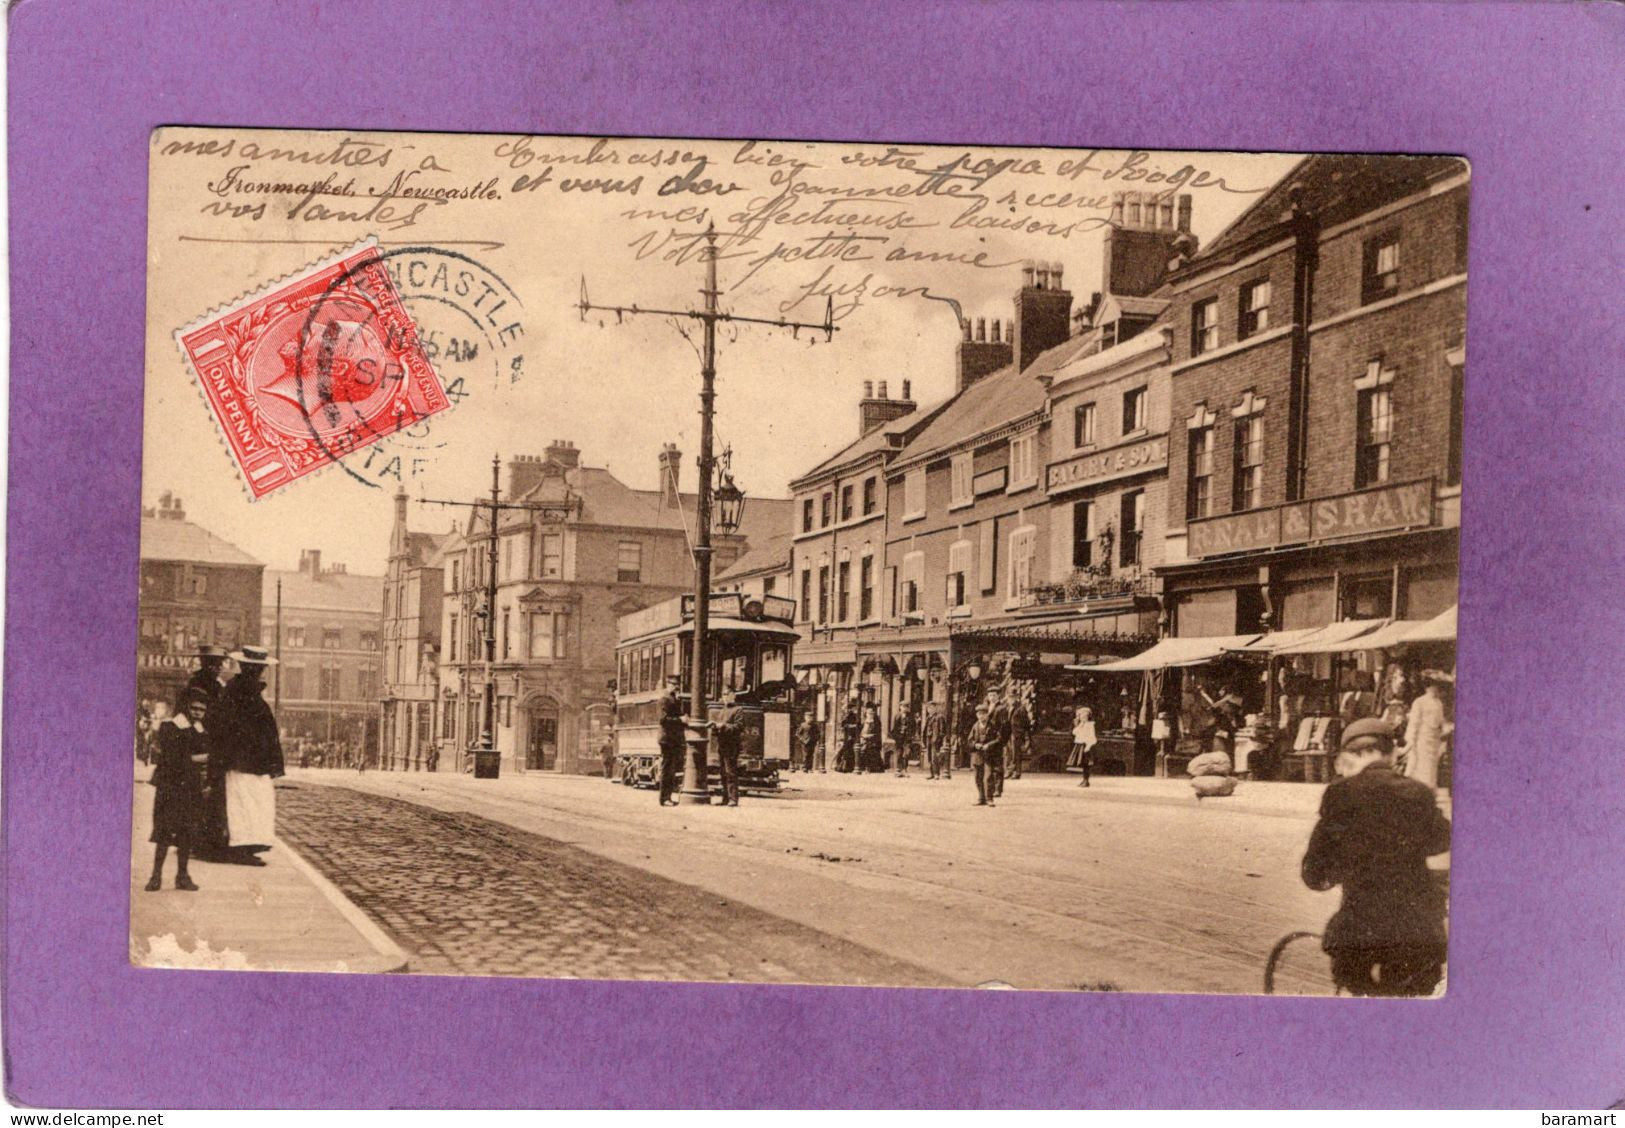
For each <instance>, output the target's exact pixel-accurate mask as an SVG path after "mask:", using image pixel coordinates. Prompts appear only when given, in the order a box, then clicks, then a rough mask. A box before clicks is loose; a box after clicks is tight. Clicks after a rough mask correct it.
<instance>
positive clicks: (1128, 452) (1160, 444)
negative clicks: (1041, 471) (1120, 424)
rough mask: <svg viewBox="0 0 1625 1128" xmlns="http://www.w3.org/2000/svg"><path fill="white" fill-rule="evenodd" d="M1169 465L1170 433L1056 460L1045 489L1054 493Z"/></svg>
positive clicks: (1047, 471)
mask: <svg viewBox="0 0 1625 1128" xmlns="http://www.w3.org/2000/svg"><path fill="white" fill-rule="evenodd" d="M1167 465H1168V436H1167V435H1158V436H1156V437H1155V438H1151V439H1141V440H1139V441H1138V442H1132V443H1124V444H1123V445H1122V446H1118V447H1112V448H1111V449H1110V450H1103V451H1099V452H1094V453H1089V454H1080V455H1078V456H1077V457H1076V458H1069V459H1067V460H1066V461H1065V462H1052V463H1050V465H1049V467H1048V469H1047V470H1046V472H1045V477H1044V482H1045V488H1046V489H1048V490H1049V492H1051V493H1057V492H1060V491H1062V490H1073V489H1078V488H1079V487H1081V486H1092V485H1095V484H1096V483H1098V482H1109V481H1111V480H1112V479H1113V478H1126V477H1128V476H1129V475H1130V474H1143V473H1145V472H1146V471H1147V470H1160V469H1162V468H1163V467H1165V466H1167Z"/></svg>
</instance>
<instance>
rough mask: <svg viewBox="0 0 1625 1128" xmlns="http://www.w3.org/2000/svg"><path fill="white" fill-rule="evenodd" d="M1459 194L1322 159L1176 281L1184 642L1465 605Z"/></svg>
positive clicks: (1176, 475)
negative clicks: (1460, 595)
mask: <svg viewBox="0 0 1625 1128" xmlns="http://www.w3.org/2000/svg"><path fill="white" fill-rule="evenodd" d="M1467 185H1468V172H1467V168H1466V165H1465V163H1464V162H1462V161H1460V160H1458V159H1455V158H1448V157H1352V156H1311V157H1308V158H1305V159H1304V160H1303V161H1302V162H1301V163H1300V164H1299V165H1298V166H1297V167H1296V168H1295V169H1293V171H1292V172H1291V173H1290V174H1288V175H1287V176H1286V177H1285V178H1283V180H1282V181H1281V182H1280V183H1279V184H1277V185H1276V186H1275V187H1274V188H1273V189H1272V190H1271V191H1269V192H1268V193H1266V194H1265V195H1264V196H1263V197H1262V198H1261V199H1260V200H1259V201H1258V202H1257V203H1256V204H1255V205H1254V206H1253V207H1252V208H1250V209H1249V210H1248V211H1247V212H1245V213H1243V215H1242V216H1241V217H1239V218H1238V219H1237V220H1236V221H1235V223H1233V224H1232V225H1231V226H1230V228H1229V229H1227V230H1226V231H1225V232H1223V233H1221V235H1220V236H1219V237H1218V238H1217V239H1215V240H1214V242H1213V244H1212V245H1211V246H1209V247H1207V248H1206V249H1205V250H1203V251H1202V252H1201V253H1200V254H1198V255H1195V256H1194V257H1192V258H1191V259H1190V260H1189V261H1188V262H1185V263H1183V264H1182V265H1181V266H1180V267H1179V268H1178V270H1177V271H1176V272H1175V273H1174V275H1173V276H1172V279H1171V287H1170V295H1169V296H1170V302H1171V304H1170V307H1169V311H1168V318H1169V324H1170V325H1171V326H1172V327H1173V356H1172V361H1173V364H1172V381H1171V386H1172V392H1171V408H1170V410H1171V416H1172V435H1171V440H1170V451H1169V479H1170V481H1171V482H1172V483H1174V485H1175V488H1173V489H1171V490H1170V491H1169V498H1168V521H1167V525H1168V527H1167V544H1166V547H1165V553H1164V558H1165V563H1164V566H1163V568H1162V569H1161V570H1160V572H1161V575H1162V577H1163V581H1164V586H1165V598H1166V601H1167V604H1168V608H1169V611H1170V614H1171V617H1172V627H1173V632H1174V633H1175V634H1177V635H1180V636H1211V635H1227V634H1236V633H1240V632H1250V631H1258V630H1270V629H1294V628H1302V627H1316V626H1323V625H1325V624H1327V623H1330V622H1333V621H1336V620H1341V619H1361V618H1381V617H1388V616H1397V617H1406V618H1426V617H1430V616H1432V615H1434V614H1436V613H1437V612H1439V611H1441V610H1444V609H1445V608H1447V607H1449V606H1450V605H1451V604H1452V603H1454V602H1455V600H1456V576H1457V552H1458V543H1457V535H1458V528H1459V524H1460V499H1461V484H1460V481H1461V475H1460V470H1461V459H1460V451H1461V395H1462V380H1463V369H1464V367H1465V350H1464V346H1463V333H1464V329H1465V314H1466V220H1467Z"/></svg>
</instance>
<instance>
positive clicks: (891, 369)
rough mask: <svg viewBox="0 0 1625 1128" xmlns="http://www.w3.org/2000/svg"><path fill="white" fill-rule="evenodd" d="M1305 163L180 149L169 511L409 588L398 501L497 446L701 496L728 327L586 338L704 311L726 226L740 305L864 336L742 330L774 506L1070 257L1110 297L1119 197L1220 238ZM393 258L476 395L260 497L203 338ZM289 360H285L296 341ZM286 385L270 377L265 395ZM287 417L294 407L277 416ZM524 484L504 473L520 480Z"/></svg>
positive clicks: (937, 390) (171, 301)
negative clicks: (1036, 268) (399, 560)
mask: <svg viewBox="0 0 1625 1128" xmlns="http://www.w3.org/2000/svg"><path fill="white" fill-rule="evenodd" d="M1299 159H1300V158H1299V157H1298V156H1296V155H1284V154H1262V155H1257V154H1217V153H1161V152H1149V153H1146V152H1130V151H1123V150H1089V149H1066V150H1059V149H1046V150H1039V149H1033V150H1025V149H992V148H988V149H976V148H971V149H966V148H961V147H946V146H903V145H899V146H886V145H875V144H861V145H859V144H851V143H842V144H810V143H799V142H798V143H777V142H773V143H745V142H739V141H658V140H653V141H649V140H636V139H609V140H606V139H594V138H557V137H512V136H495V135H477V134H457V135H453V134H366V135H360V134H344V133H312V132H304V133H294V132H269V131H252V130H205V129H166V130H160V131H158V132H157V133H155V134H154V137H153V140H152V154H151V160H152V169H151V171H152V175H151V178H150V212H149V265H148V323H147V364H146V380H147V393H146V428H147V430H146V443H145V448H144V452H143V474H142V499H143V504H145V505H152V504H154V503H155V501H156V500H157V498H158V496H159V495H160V494H161V493H163V492H164V491H171V492H173V493H174V494H175V495H178V496H179V497H180V498H181V499H182V502H183V504H184V506H185V509H186V512H187V517H188V519H189V520H192V521H195V522H196V523H198V524H200V525H202V526H203V527H205V528H207V529H209V530H210V531H211V532H214V533H215V534H217V535H219V536H221V537H223V538H225V539H226V540H228V541H230V542H231V543H233V544H235V545H236V546H237V547H239V548H241V549H242V550H244V551H245V552H247V553H249V554H250V555H252V556H254V557H256V558H257V559H259V560H262V561H264V562H265V563H266V564H267V565H268V566H270V567H273V568H292V567H295V566H296V565H297V562H298V559H299V554H300V552H301V550H303V549H319V550H321V552H322V558H323V560H324V562H338V563H342V564H344V565H346V566H347V568H348V570H349V571H351V572H362V573H381V572H382V571H383V568H384V561H385V557H386V555H387V552H388V540H389V530H390V524H391V520H392V510H393V507H392V502H391V498H392V496H393V495H394V493H395V492H396V491H397V490H403V491H404V492H405V493H406V494H407V496H408V497H409V498H411V499H413V504H412V507H411V522H412V525H413V527H414V528H416V529H422V530H429V531H443V530H445V529H447V528H449V527H450V524H451V522H452V521H453V520H454V519H456V518H457V517H458V516H459V514H458V511H455V510H452V509H449V508H445V507H437V506H428V505H423V504H420V501H421V499H428V498H469V497H471V496H472V495H474V494H475V493H477V492H482V491H486V490H488V489H489V487H490V473H491V470H490V466H491V458H492V456H493V454H496V455H500V456H501V458H502V459H503V460H504V461H506V460H507V459H508V458H509V457H510V456H512V455H514V454H531V455H540V454H542V453H543V451H544V449H545V448H546V447H547V446H548V445H549V443H551V442H552V441H554V440H559V439H563V440H568V441H571V442H573V443H574V444H575V446H576V447H577V449H578V450H579V451H580V456H581V461H582V462H583V464H586V465H593V466H607V467H608V468H609V469H610V470H611V471H612V472H614V473H615V475H616V476H617V477H619V478H621V479H622V480H623V481H625V482H626V483H627V484H628V485H630V486H632V487H634V488H645V489H651V488H654V487H655V485H656V474H657V457H658V454H659V451H660V449H661V447H662V445H663V444H665V443H668V442H670V443H675V444H676V445H677V446H678V447H679V449H680V450H681V451H682V452H683V470H684V474H683V486H684V488H685V489H692V488H693V487H694V485H695V484H696V483H695V476H694V464H695V458H696V455H697V452H698V448H699V388H700V350H699V343H700V330H699V326H698V324H697V323H694V322H691V321H683V322H681V323H679V321H677V320H675V319H672V318H668V317H662V316H647V315H644V316H630V315H623V316H622V317H620V318H617V317H616V315H615V314H613V313H593V314H589V315H587V317H586V318H585V319H583V318H582V316H581V315H580V313H579V312H578V310H577V309H576V304H577V303H578V302H579V300H580V298H581V295H582V292H583V288H585V291H586V293H587V294H588V296H589V298H590V300H591V301H592V302H594V303H600V304H605V305H622V306H630V305H632V304H634V303H635V304H637V305H639V306H640V307H643V308H645V309H649V308H669V309H679V310H681V309H689V308H695V307H697V306H698V305H699V304H700V303H701V302H703V300H704V298H703V296H702V293H701V290H702V288H703V285H704V263H703V261H702V258H701V256H700V254H699V250H698V248H699V245H700V244H699V236H700V234H701V233H702V232H703V230H704V227H705V226H707V225H714V226H715V228H716V230H717V232H718V234H719V236H720V240H721V248H722V249H721V255H720V261H719V264H718V271H719V289H720V291H721V294H720V301H721V305H722V308H723V309H724V310H726V311H728V312H731V313H734V314H738V315H742V316H756V317H766V318H770V319H776V318H779V317H786V318H792V319H800V320H805V321H808V322H822V320H823V319H824V316H825V312H826V305H827V303H833V305H834V312H835V317H836V320H835V324H836V326H837V327H838V331H837V332H836V333H835V334H834V338H833V340H830V341H825V340H824V339H823V335H822V334H821V333H816V332H806V331H803V332H799V333H796V334H794V335H792V333H791V332H790V331H788V330H783V329H778V328H769V327H762V326H745V325H734V326H729V325H724V326H722V327H721V328H720V330H719V333H718V362H717V400H716V408H717V420H716V429H717V437H718V441H719V446H720V445H722V444H726V445H729V446H731V447H732V449H733V467H734V472H735V477H736V478H737V480H738V481H739V483H740V484H741V485H742V486H743V487H744V489H745V490H746V491H747V493H749V494H754V495H757V496H776V497H783V496H787V494H788V488H787V483H788V482H789V481H790V480H791V479H792V478H794V477H796V476H797V475H798V474H800V473H801V472H803V471H805V470H806V469H808V468H810V467H811V466H813V465H815V464H816V463H817V462H819V461H820V460H822V459H823V458H824V457H826V456H827V455H828V454H829V453H831V452H833V451H834V450H837V449H839V448H840V447H842V446H844V445H846V444H847V443H849V442H851V441H852V440H853V439H855V438H856V437H857V426H858V415H857V403H858V400H859V399H860V398H861V395H862V385H863V382H864V381H876V382H878V381H880V380H885V381H887V383H888V386H889V389H890V391H891V393H892V394H893V395H894V396H895V395H897V394H899V392H900V390H901V384H902V381H903V380H905V379H907V380H909V381H911V383H912V387H913V395H914V399H915V400H916V401H917V402H920V403H921V404H928V403H932V402H935V401H937V400H939V399H941V398H944V397H946V396H948V395H949V394H951V392H952V390H953V380H954V375H953V372H954V351H955V346H956V344H957V343H958V341H959V339H960V330H959V324H958V318H959V316H961V315H963V316H966V317H970V318H973V319H974V318H978V317H984V318H990V319H991V318H995V317H997V318H1006V319H1007V318H1009V316H1010V314H1011V309H1012V302H1011V299H1012V297H1013V295H1014V294H1015V292H1016V290H1017V289H1018V288H1019V287H1020V285H1021V269H1022V264H1023V262H1024V261H1027V260H1037V261H1040V262H1056V263H1060V264H1061V265H1062V267H1063V268H1064V272H1065V278H1066V284H1067V288H1068V289H1069V290H1071V291H1072V293H1073V294H1074V308H1076V306H1077V305H1079V304H1081V303H1082V302H1084V301H1087V300H1088V296H1089V294H1090V292H1091V291H1095V290H1099V289H1100V288H1101V287H1100V268H1101V262H1100V251H1101V237H1102V228H1103V225H1104V224H1105V222H1106V219H1107V217H1108V214H1109V208H1110V201H1111V196H1112V194H1113V193H1115V192H1119V191H1129V192H1140V193H1147V194H1149V193H1156V192H1164V193H1168V192H1179V193H1188V194H1189V195H1191V197H1192V200H1193V206H1192V231H1193V233H1194V234H1195V235H1196V236H1197V237H1198V238H1199V239H1200V240H1201V241H1202V243H1203V244H1204V245H1206V244H1207V243H1208V242H1211V241H1212V239H1213V238H1214V236H1216V235H1217V234H1218V233H1219V232H1220V231H1221V230H1223V228H1224V227H1225V226H1226V225H1228V224H1229V223H1230V222H1231V221H1233V220H1234V219H1235V218H1236V217H1237V216H1238V215H1240V214H1241V212H1242V211H1243V210H1244V209H1245V208H1246V207H1248V205H1249V204H1251V203H1252V202H1254V201H1255V200H1256V199H1257V198H1258V196H1259V195H1260V194H1261V193H1262V192H1263V191H1265V190H1267V189H1268V188H1269V187H1270V186H1271V185H1273V184H1274V183H1275V182H1276V181H1278V180H1279V179H1280V178H1281V177H1282V176H1284V175H1285V174H1286V173H1287V172H1288V171H1290V169H1291V168H1292V166H1293V165H1294V164H1295V163H1296V162H1297V161H1298V160H1299ZM369 237H370V238H374V239H376V240H378V242H379V244H380V246H381V248H382V250H384V251H385V253H386V257H387V258H388V261H389V262H390V263H391V266H392V268H393V272H394V273H395V275H396V278H397V285H398V287H399V289H400V292H401V295H402V298H403V304H404V306H405V308H406V310H407V312H408V313H409V314H410V315H411V316H412V318H413V320H414V322H415V323H416V324H417V325H418V328H419V331H420V332H421V333H422V334H423V336H424V339H425V341H426V343H427V344H428V346H429V348H430V351H431V353H432V359H433V363H434V366H435V369H436V370H437V372H438V373H439V376H440V378H441V380H442V381H443V382H444V383H445V384H446V385H448V386H450V387H452V388H454V389H455V392H456V394H455V395H454V397H453V398H454V401H455V402H454V403H453V406H452V407H451V409H450V410H448V411H446V412H444V413H442V414H440V415H437V416H435V417H434V418H432V419H430V420H428V421H427V422H426V423H425V424H420V425H419V426H418V427H417V428H414V429H412V431H409V432H408V433H406V434H404V435H394V436H391V437H389V438H388V439H386V440H384V441H383V442H381V443H378V444H376V445H375V446H374V447H373V448H369V449H367V450H362V451H357V452H355V453H353V454H350V455H348V456H347V457H346V458H345V459H344V460H343V465H335V466H330V467H327V468H326V469H324V470H322V471H321V472H319V473H317V474H314V475H311V476H309V477H305V478H300V479H298V480H295V481H293V482H292V483H290V484H288V485H286V486H284V487H282V488H281V489H279V490H277V491H276V492H275V493H273V494H271V495H269V496H267V497H265V498H262V499H260V500H257V501H251V500H249V494H248V492H247V491H246V489H245V488H244V484H243V479H242V477H241V474H240V473H239V471H238V469H237V467H236V465H235V461H234V458H233V456H232V454H231V452H230V450H229V449H228V446H227V444H226V442H225V440H224V438H223V433H222V431H221V427H220V424H219V423H218V422H217V420H216V419H215V418H214V414H213V410H212V409H211V407H210V405H209V404H208V402H207V400H206V398H205V396H204V395H203V394H202V390H201V386H200V384H199V382H198V377H197V376H196V374H195V373H194V372H193V371H192V369H191V368H190V366H189V365H188V364H187V362H186V360H185V359H184V357H183V356H182V353H181V351H180V349H179V348H178V346H177V344H176V340H175V333H176V330H177V329H180V328H182V327H183V326H189V325H199V324H205V323H208V322H209V320H210V319H211V318H213V317H218V316H220V315H221V314H222V313H224V312H227V311H229V310H231V309H233V308H234V307H235V306H236V304H237V303H239V301H240V300H241V299H243V298H244V297H245V296H248V295H252V294H254V293H255V292H256V291H260V290H262V289H265V288H267V287H269V286H270V285H271V283H273V282H274V281H275V280H277V279H281V278H283V277H286V276H289V275H296V274H298V273H300V272H302V271H303V270H305V269H306V268H308V267H309V266H310V265H311V264H314V263H318V262H320V261H323V260H325V259H327V258H329V257H330V256H331V254H332V253H333V252H335V251H337V250H338V249H341V248H343V247H346V246H350V245H352V244H354V243H356V242H357V241H359V240H362V239H366V238H369ZM273 343H274V342H273ZM262 371H263V367H261V368H254V367H253V366H252V365H250V366H249V375H248V377H247V378H248V379H249V382H250V384H251V385H254V386H256V387H260V386H263V384H264V382H265V381H264V380H263V378H262V377H261V376H256V375H254V373H255V372H262ZM266 402H269V401H266ZM505 478H506V474H504V479H505Z"/></svg>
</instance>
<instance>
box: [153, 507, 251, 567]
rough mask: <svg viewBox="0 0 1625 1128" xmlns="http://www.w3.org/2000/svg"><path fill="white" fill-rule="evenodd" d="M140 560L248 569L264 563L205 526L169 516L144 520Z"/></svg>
mask: <svg viewBox="0 0 1625 1128" xmlns="http://www.w3.org/2000/svg"><path fill="white" fill-rule="evenodd" d="M141 559H143V560H180V561H189V562H191V563H196V564H242V565H248V566H254V565H259V564H260V563H261V562H260V561H258V560H255V559H254V558H253V557H252V556H250V555H248V553H246V552H244V551H243V550H242V549H240V548H238V547H237V546H236V545H234V544H231V543H229V542H227V541H223V540H221V539H220V538H219V537H217V536H215V535H214V534H213V533H211V532H209V531H208V530H207V529H205V528H203V527H202V526H199V525H194V524H192V522H190V521H176V520H172V519H170V518H167V517H143V518H141Z"/></svg>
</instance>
